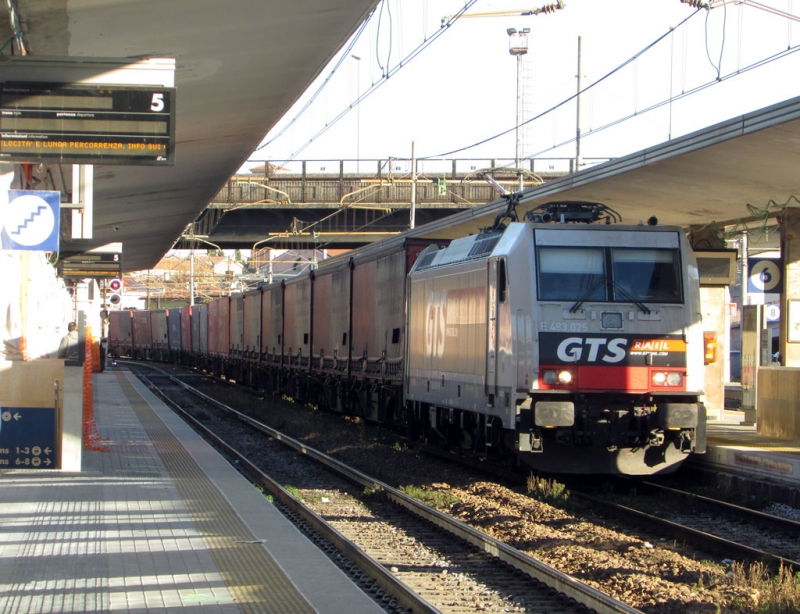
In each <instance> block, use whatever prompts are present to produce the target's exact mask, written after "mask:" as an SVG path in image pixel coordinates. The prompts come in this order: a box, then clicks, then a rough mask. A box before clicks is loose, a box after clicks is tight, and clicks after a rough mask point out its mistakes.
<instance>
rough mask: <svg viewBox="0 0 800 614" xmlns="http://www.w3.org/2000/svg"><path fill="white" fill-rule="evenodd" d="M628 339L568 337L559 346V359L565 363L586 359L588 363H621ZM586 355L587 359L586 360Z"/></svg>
mask: <svg viewBox="0 0 800 614" xmlns="http://www.w3.org/2000/svg"><path fill="white" fill-rule="evenodd" d="M627 344H628V340H627V339H621V338H617V339H603V338H589V339H583V338H581V337H568V338H567V339H564V340H563V341H562V342H561V343H559V344H558V350H556V352H557V354H558V359H559V360H561V361H563V362H578V361H579V360H581V359H585V360H586V361H588V362H597V361H598V360H601V361H603V362H610V363H615V362H621V361H622V360H624V359H625V353H626V349H627V348H626V346H627ZM584 353H586V354H585V358H584Z"/></svg>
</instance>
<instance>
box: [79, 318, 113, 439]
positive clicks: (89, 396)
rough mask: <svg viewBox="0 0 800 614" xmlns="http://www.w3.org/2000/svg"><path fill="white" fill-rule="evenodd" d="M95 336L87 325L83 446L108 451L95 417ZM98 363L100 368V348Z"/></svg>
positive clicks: (84, 367) (84, 361) (84, 359)
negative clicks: (93, 381) (93, 375)
mask: <svg viewBox="0 0 800 614" xmlns="http://www.w3.org/2000/svg"><path fill="white" fill-rule="evenodd" d="M95 345H96V344H95V343H94V338H93V337H92V329H91V327H90V326H87V327H86V344H85V348H84V358H83V447H84V448H85V449H86V450H93V451H95V452H108V450H109V447H108V446H107V445H106V444H105V443H104V442H103V440H102V439H101V438H100V433H99V432H98V431H97V422H96V421H95V419H94V388H93V387H92V373H93V372H94V370H95V369H94V365H95V361H94V354H95V352H94V346H95ZM97 365H98V370H99V365H100V358H99V350H98V359H97Z"/></svg>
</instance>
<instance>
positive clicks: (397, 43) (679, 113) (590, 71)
mask: <svg viewBox="0 0 800 614" xmlns="http://www.w3.org/2000/svg"><path fill="white" fill-rule="evenodd" d="M728 2H729V3H728V4H725V5H722V0H716V4H719V5H720V6H719V7H718V8H714V9H712V10H710V11H706V10H697V9H695V8H693V7H691V6H690V5H688V4H685V3H682V2H681V1H680V0H615V1H614V2H605V1H603V0H565V7H564V8H563V9H561V10H555V11H552V12H548V13H540V14H538V15H535V16H524V17H523V16H514V17H496V16H491V17H490V16H486V17H474V18H465V17H462V18H460V19H457V20H448V18H447V16H451V15H454V14H456V13H458V12H459V11H460V10H461V9H462V8H463V7H464V6H465V4H470V7H469V9H468V10H467V11H466V13H478V12H497V11H509V10H518V11H520V12H521V11H526V10H533V9H538V8H540V7H542V6H543V4H536V3H535V2H528V1H527V0H412V1H409V0H384V2H383V3H382V4H379V5H378V8H377V9H376V11H375V13H374V15H373V16H372V18H371V19H370V20H369V22H368V23H367V24H366V26H365V27H364V29H363V32H362V33H361V35H360V36H358V37H357V38H354V39H352V40H351V41H350V43H348V44H346V45H345V47H344V48H343V50H342V51H341V52H340V53H339V54H338V55H337V56H336V57H335V58H334V59H333V61H332V63H331V65H330V66H329V67H327V68H325V69H324V70H323V71H322V73H321V74H320V77H319V78H318V79H317V81H316V82H315V83H314V84H312V86H311V87H310V88H309V89H308V91H307V92H306V94H304V95H303V96H302V97H301V98H300V99H299V100H298V102H297V103H296V104H295V106H294V107H293V108H292V109H291V110H289V112H288V113H287V114H286V115H285V117H284V118H283V119H282V120H281V121H279V122H278V124H277V125H276V126H275V128H274V129H273V130H272V131H271V132H270V134H268V135H267V137H266V138H265V139H264V141H263V142H262V146H261V148H259V149H258V150H256V151H255V152H253V154H252V155H251V158H250V159H251V161H253V162H255V161H262V160H270V161H273V162H275V163H283V165H284V166H286V167H287V168H292V167H293V165H298V164H299V162H298V161H300V160H339V159H348V160H351V161H352V162H348V163H347V164H346V167H345V169H346V172H353V171H355V170H359V171H366V170H368V169H369V170H371V169H373V168H375V166H374V165H375V163H374V162H369V163H367V162H365V161H366V160H375V159H383V160H385V159H387V158H389V157H393V158H406V159H408V158H410V157H411V152H412V143H413V144H414V145H413V147H414V153H415V155H416V157H417V158H418V159H422V160H423V162H422V164H423V165H427V168H428V169H429V170H435V169H437V168H439V167H441V168H449V165H448V163H445V162H442V161H443V160H449V159H451V158H459V159H474V160H475V161H476V162H475V165H477V166H478V167H479V168H480V167H485V166H487V164H486V163H485V162H483V161H485V160H489V159H498V165H499V166H502V165H507V166H513V165H514V158H515V153H516V151H515V150H516V144H517V131H516V130H515V126H516V117H517V102H518V88H519V92H520V95H519V100H520V112H521V122H525V123H524V125H523V126H522V127H521V128H520V129H519V137H518V138H519V145H520V150H521V157H522V158H523V159H527V158H533V159H534V160H535V163H534V170H539V169H544V170H546V169H555V170H566V168H568V166H567V165H568V160H569V159H570V158H574V157H575V154H576V144H575V135H576V130H577V127H578V118H577V109H576V97H575V94H576V91H577V79H576V76H577V74H578V39H579V37H580V41H581V71H580V72H581V75H582V76H581V86H582V88H585V90H584V92H583V93H582V94H581V96H580V108H581V112H580V130H581V135H582V136H581V156H582V159H583V160H584V162H585V163H587V164H592V163H595V162H599V161H603V160H606V159H608V158H612V157H619V156H622V155H625V154H628V153H633V152H636V151H639V150H641V149H643V148H646V147H649V146H652V145H656V144H659V143H663V142H666V141H668V140H670V139H674V138H676V137H679V136H682V135H685V134H689V133H691V132H694V131H696V130H700V129H702V128H705V127H708V126H710V125H713V124H715V123H718V122H720V121H723V120H727V119H730V118H733V117H737V116H739V115H742V114H744V113H748V112H751V111H755V110H757V109H760V108H763V107H765V106H768V105H770V104H774V103H777V102H780V101H783V100H787V99H789V98H793V97H795V96H798V95H800V53H793V50H794V49H795V48H797V49H800V22H795V21H792V20H790V19H787V18H786V17H784V16H779V15H775V14H773V13H770V12H768V11H766V10H762V9H760V8H757V6H762V7H767V8H770V7H771V8H774V9H777V10H779V11H785V12H789V13H792V14H798V15H800V0H798V2H797V6H793V0H760V3H759V4H758V5H756V4H754V3H753V2H752V1H751V2H748V1H747V0H745V2H739V3H738V4H737V3H733V2H732V0H728ZM443 18H445V22H447V23H449V25H448V26H447V27H444V28H442V27H441V23H442V20H443ZM508 28H516V29H517V30H521V29H522V28H530V34H529V35H528V53H527V54H526V55H524V56H522V60H521V63H520V65H519V73H518V70H517V68H518V66H517V60H516V58H515V57H514V56H512V55H511V54H510V53H509V42H510V37H509V35H508V34H507V32H506V31H507V29H508ZM659 39H660V40H659ZM645 50H646V51H645ZM778 54H783V57H780V58H777V59H774V60H773V61H769V62H766V63H764V64H763V65H762V66H760V67H758V68H752V69H751V66H753V65H755V64H758V63H761V62H765V60H768V59H769V58H770V57H772V56H775V55H778ZM353 56H356V57H358V58H360V59H355V58H354V57H353ZM632 58H635V59H632ZM337 65H338V67H336V68H335V70H334V66H337ZM386 75H388V76H386ZM518 75H519V77H518ZM323 84H324V87H323ZM590 86H591V87H590ZM370 89H372V90H373V91H372V92H371V93H370V92H369V90H370ZM693 90H698V91H697V92H695V93H691V92H693ZM317 91H319V93H318V94H317V96H316V98H315V99H314V100H313V102H311V103H309V101H310V100H311V98H312V95H314V93H315V92H317ZM359 98H360V101H359ZM670 100H671V102H670ZM303 107H306V108H305V109H304V110H302V112H301V109H303ZM337 117H339V119H338V120H337ZM335 120H336V121H335ZM528 120H530V121H528ZM326 126H328V127H327V129H325V128H326ZM502 133H505V134H504V135H503V136H500V137H499V138H493V137H495V136H496V135H499V134H502ZM484 141H485V142H484ZM482 142H483V143H482ZM477 143H482V144H480V145H477V146H474V147H472V146H473V145H475V144H477ZM252 165H254V164H251V166H252ZM323 168H324V169H326V170H327V171H333V170H338V165H337V166H335V167H334V165H332V164H325V163H324V162H319V163H314V164H312V165H310V166H309V169H308V170H309V172H315V171H316V170H322V169H323Z"/></svg>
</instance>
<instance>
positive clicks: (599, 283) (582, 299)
mask: <svg viewBox="0 0 800 614" xmlns="http://www.w3.org/2000/svg"><path fill="white" fill-rule="evenodd" d="M605 282H606V280H605V278H604V277H601V278H600V279H598V280H597V281H596V282H595V283H594V285H593V286H592V287H591V288H589V289H588V290H587V291H586V292H584V293H583V294H582V295H581V297H580V298H579V299H578V300H577V301H576V302H575V304H574V305H573V306H572V307H570V308H569V312H570V313H575V312H576V311H578V309H579V308H580V306H581V305H583V304H584V303H585V302H586V301H588V300H589V299H590V298H591V297H592V294H594V293H595V290H597V289H598V288H599V287H600V286H602V285H603V284H604V283H605Z"/></svg>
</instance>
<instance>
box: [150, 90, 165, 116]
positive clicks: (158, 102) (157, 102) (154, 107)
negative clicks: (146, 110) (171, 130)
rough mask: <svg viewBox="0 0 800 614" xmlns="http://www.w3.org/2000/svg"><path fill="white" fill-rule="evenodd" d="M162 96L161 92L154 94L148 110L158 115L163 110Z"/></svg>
mask: <svg viewBox="0 0 800 614" xmlns="http://www.w3.org/2000/svg"><path fill="white" fill-rule="evenodd" d="M165 108H166V107H165V105H164V94H163V93H162V92H155V93H154V94H153V99H152V100H151V102H150V110H151V111H153V112H154V113H160V112H161V111H163V110H164V109H165Z"/></svg>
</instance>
